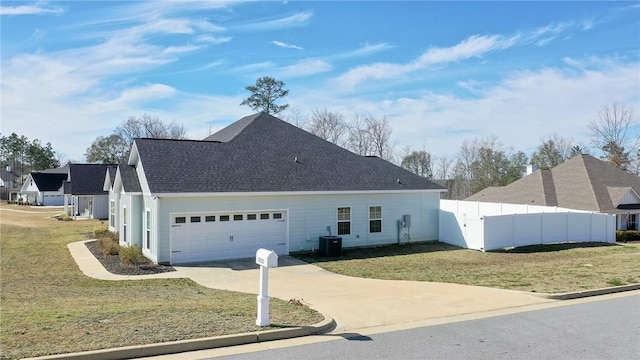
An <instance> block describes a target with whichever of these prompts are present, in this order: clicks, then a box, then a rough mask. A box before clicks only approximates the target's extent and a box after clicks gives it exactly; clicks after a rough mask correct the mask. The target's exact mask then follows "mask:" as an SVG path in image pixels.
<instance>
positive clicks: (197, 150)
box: [105, 113, 444, 263]
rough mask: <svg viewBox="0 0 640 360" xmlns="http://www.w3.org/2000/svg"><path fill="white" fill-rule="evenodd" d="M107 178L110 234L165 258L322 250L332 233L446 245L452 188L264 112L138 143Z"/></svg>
mask: <svg viewBox="0 0 640 360" xmlns="http://www.w3.org/2000/svg"><path fill="white" fill-rule="evenodd" d="M105 180H106V181H109V184H108V185H109V186H107V184H106V182H105V188H107V187H108V188H110V199H111V201H112V202H113V203H114V204H115V208H117V210H115V211H114V214H113V216H112V218H113V219H114V221H112V222H110V224H111V230H112V231H118V232H120V239H121V242H122V243H123V245H126V244H138V245H140V246H141V248H142V249H143V253H144V254H145V255H146V256H147V257H149V258H151V259H152V260H154V261H156V262H161V263H184V262H192V261H205V260H216V259H228V258H234V257H249V256H254V255H255V250H256V249H257V248H259V247H266V248H271V249H273V250H275V251H276V252H277V253H278V254H288V253H289V252H292V251H300V250H318V247H319V237H320V236H323V235H338V236H341V237H342V244H343V245H344V246H346V247H350V246H367V245H378V244H388V243H397V242H401V241H424V240H436V239H437V236H438V208H439V196H440V192H442V191H444V189H443V188H442V187H441V186H439V185H437V184H435V183H433V182H431V181H429V180H427V179H425V178H422V177H420V176H417V175H415V174H413V173H411V172H409V171H407V170H405V169H402V168H400V167H399V166H396V165H393V164H391V163H389V162H387V161H384V160H382V159H379V158H377V157H367V156H360V155H357V154H354V153H352V152H350V151H348V150H345V149H343V148H341V147H339V146H337V145H334V144H332V143H330V142H327V141H325V140H323V139H321V138H318V137H317V136H315V135H313V134H310V133H308V132H306V131H304V130H302V129H299V128H297V127H295V126H293V125H291V124H289V123H287V122H285V121H282V120H280V119H278V118H276V117H274V116H271V115H268V114H265V113H260V114H255V115H251V116H247V117H244V118H242V119H240V120H238V121H237V122H235V123H233V124H231V125H229V126H227V127H226V128H224V129H222V130H220V131H218V132H217V133H215V134H213V135H211V136H209V137H207V138H206V139H204V140H199V141H196V140H168V139H136V140H135V141H134V144H133V145H132V148H131V153H130V157H129V162H128V165H126V166H124V165H120V166H119V168H118V172H117V173H116V175H115V179H114V180H113V181H111V180H108V179H105ZM134 184H135V185H137V186H135V185H134ZM400 223H402V224H404V225H400V226H399V224H400Z"/></svg>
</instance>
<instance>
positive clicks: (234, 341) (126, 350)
mask: <svg viewBox="0 0 640 360" xmlns="http://www.w3.org/2000/svg"><path fill="white" fill-rule="evenodd" d="M323 315H324V320H323V321H321V322H319V323H317V324H313V325H307V326H298V327H292V328H285V329H276V330H261V331H256V332H250V333H242V334H233V335H222V336H214V337H209V338H202V339H190V340H179V341H171V342H165V343H157V344H148V345H136V346H126V347H119V348H113V349H102V350H93V351H83V352H77V353H70V354H59V355H49V356H41V357H35V358H25V359H24V360H35V359H37V360H49V359H51V360H53V359H56V360H57V359H64V360H120V359H130V358H139V357H149V356H158V355H169V354H177V353H182V352H187V351H197V350H207V349H215V348H220V347H227V346H235V345H244V344H251V343H259V342H264V341H272V340H283V339H289V338H294V337H302V336H308V335H316V334H324V333H327V332H329V331H331V330H333V329H334V328H335V327H336V322H335V320H333V318H332V317H331V316H328V315H327V314H323Z"/></svg>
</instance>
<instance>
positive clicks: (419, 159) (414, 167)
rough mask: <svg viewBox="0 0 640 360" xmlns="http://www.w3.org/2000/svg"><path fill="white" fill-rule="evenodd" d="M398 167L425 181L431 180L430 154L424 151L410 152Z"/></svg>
mask: <svg viewBox="0 0 640 360" xmlns="http://www.w3.org/2000/svg"><path fill="white" fill-rule="evenodd" d="M400 166H402V167H403V168H405V169H407V170H409V171H411V172H412V173H414V174H416V175H419V176H422V177H425V178H427V179H432V178H433V168H432V165H431V154H429V153H428V152H427V151H425V150H413V151H411V150H410V151H409V153H408V154H407V155H405V156H403V158H402V162H401V164H400Z"/></svg>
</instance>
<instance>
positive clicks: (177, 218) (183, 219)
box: [176, 216, 187, 224]
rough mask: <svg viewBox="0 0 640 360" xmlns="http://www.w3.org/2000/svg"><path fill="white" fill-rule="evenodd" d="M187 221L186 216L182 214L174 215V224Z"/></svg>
mask: <svg viewBox="0 0 640 360" xmlns="http://www.w3.org/2000/svg"><path fill="white" fill-rule="evenodd" d="M186 222H187V218H186V217H184V216H178V217H176V224H184V223H186Z"/></svg>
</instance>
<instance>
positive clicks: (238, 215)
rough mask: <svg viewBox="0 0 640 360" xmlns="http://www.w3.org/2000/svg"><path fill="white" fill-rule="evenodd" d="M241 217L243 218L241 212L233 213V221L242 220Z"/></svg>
mask: <svg viewBox="0 0 640 360" xmlns="http://www.w3.org/2000/svg"><path fill="white" fill-rule="evenodd" d="M242 219H244V216H242V214H237V215H233V221H242Z"/></svg>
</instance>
